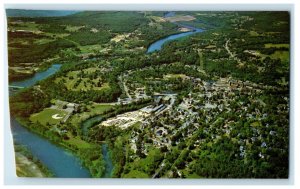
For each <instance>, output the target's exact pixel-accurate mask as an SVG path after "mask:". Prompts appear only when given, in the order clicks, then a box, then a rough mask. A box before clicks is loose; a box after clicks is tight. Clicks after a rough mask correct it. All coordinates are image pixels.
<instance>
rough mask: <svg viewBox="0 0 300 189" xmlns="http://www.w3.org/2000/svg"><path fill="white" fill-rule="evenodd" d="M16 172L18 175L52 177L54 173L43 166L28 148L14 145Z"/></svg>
mask: <svg viewBox="0 0 300 189" xmlns="http://www.w3.org/2000/svg"><path fill="white" fill-rule="evenodd" d="M14 148H15V161H16V174H17V176H18V177H53V176H54V174H53V173H52V172H51V171H50V170H49V169H48V168H47V167H45V166H44V165H43V164H42V163H41V162H40V161H39V160H38V159H37V158H36V157H34V156H33V155H32V154H31V153H30V152H29V151H28V149H26V148H25V147H24V146H21V145H17V144H16V145H14Z"/></svg>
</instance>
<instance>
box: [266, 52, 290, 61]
mask: <svg viewBox="0 0 300 189" xmlns="http://www.w3.org/2000/svg"><path fill="white" fill-rule="evenodd" d="M270 57H271V58H273V59H277V58H279V59H281V61H284V62H289V61H290V52H289V51H275V53H273V54H271V56H270Z"/></svg>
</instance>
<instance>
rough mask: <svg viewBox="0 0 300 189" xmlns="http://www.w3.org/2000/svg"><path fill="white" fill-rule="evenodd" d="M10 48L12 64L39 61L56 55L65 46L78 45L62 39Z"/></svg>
mask: <svg viewBox="0 0 300 189" xmlns="http://www.w3.org/2000/svg"><path fill="white" fill-rule="evenodd" d="M14 47H15V48H10V46H9V48H8V62H9V65H10V66H15V65H16V64H18V63H38V62H42V61H43V60H44V59H47V58H50V57H54V56H55V55H56V54H57V53H59V52H60V51H61V50H63V49H65V48H75V47H76V45H75V44H74V43H72V42H70V41H67V40H65V39H60V40H56V41H52V42H49V43H44V44H28V45H20V46H16V44H15V45H14Z"/></svg>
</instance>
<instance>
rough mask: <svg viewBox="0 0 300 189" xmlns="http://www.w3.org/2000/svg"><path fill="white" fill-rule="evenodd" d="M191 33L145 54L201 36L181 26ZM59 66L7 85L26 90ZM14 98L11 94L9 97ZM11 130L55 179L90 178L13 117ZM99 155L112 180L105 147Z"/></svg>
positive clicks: (160, 42) (176, 36)
mask: <svg viewBox="0 0 300 189" xmlns="http://www.w3.org/2000/svg"><path fill="white" fill-rule="evenodd" d="M180 26H181V27H186V28H189V29H191V31H189V32H184V33H179V34H173V35H169V36H167V37H165V38H162V39H159V40H157V41H155V42H154V43H152V44H151V45H150V46H149V47H148V49H147V53H152V52H154V51H159V50H161V48H162V47H163V45H164V44H165V43H167V42H170V41H173V40H176V39H179V38H182V37H187V36H189V35H192V34H195V33H199V32H202V31H203V30H202V29H198V28H193V27H190V26H182V25H180ZM60 67H61V64H53V65H52V66H51V67H50V68H48V69H47V70H46V71H44V72H39V73H36V74H35V75H34V76H33V77H32V78H29V79H25V80H23V81H17V82H12V83H10V86H11V87H20V88H27V87H31V86H33V85H35V84H36V83H37V82H38V81H40V80H43V79H46V78H47V77H49V76H51V75H53V74H54V73H56V72H57V71H59V69H60ZM12 94H14V93H13V92H11V91H10V95H12ZM99 119H101V118H100V117H93V118H91V120H87V122H86V125H85V127H84V128H83V130H84V132H86V130H87V129H88V128H89V124H90V122H91V123H92V122H94V121H99ZM11 130H12V133H13V139H14V142H16V143H18V144H21V145H24V146H26V147H27V148H28V149H29V150H30V151H31V153H32V154H33V155H34V156H35V157H37V158H38V159H39V160H40V161H41V162H42V163H43V164H44V165H45V166H46V167H48V168H49V170H50V171H52V172H53V173H54V175H55V176H56V177H63V178H72V177H91V175H90V173H89V171H88V170H87V169H86V168H84V167H82V165H81V163H80V160H79V158H78V157H76V156H74V155H73V154H72V153H70V152H69V151H67V150H66V149H64V148H62V147H59V146H57V145H55V144H53V143H51V142H49V141H48V140H47V139H46V138H43V137H40V136H39V135H37V134H35V133H32V132H30V131H29V130H27V129H26V128H24V127H23V126H21V125H20V124H19V123H18V122H17V121H16V120H15V119H14V118H13V117H12V118H11ZM102 155H103V158H104V161H105V162H106V165H105V169H106V171H105V175H104V177H105V178H108V177H111V174H112V169H113V164H112V161H111V158H110V156H109V149H108V146H107V144H102Z"/></svg>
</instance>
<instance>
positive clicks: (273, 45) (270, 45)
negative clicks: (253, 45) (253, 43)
mask: <svg viewBox="0 0 300 189" xmlns="http://www.w3.org/2000/svg"><path fill="white" fill-rule="evenodd" d="M265 47H266V48H271V47H276V48H280V47H285V48H289V47H290V45H289V44H273V43H267V44H265Z"/></svg>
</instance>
